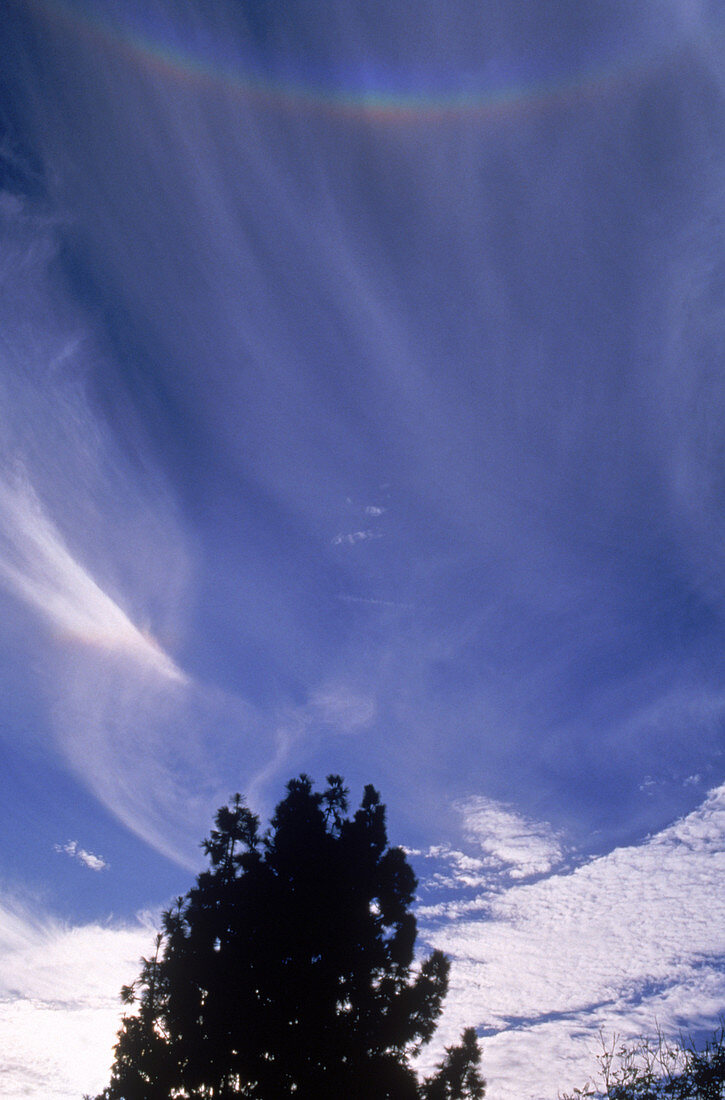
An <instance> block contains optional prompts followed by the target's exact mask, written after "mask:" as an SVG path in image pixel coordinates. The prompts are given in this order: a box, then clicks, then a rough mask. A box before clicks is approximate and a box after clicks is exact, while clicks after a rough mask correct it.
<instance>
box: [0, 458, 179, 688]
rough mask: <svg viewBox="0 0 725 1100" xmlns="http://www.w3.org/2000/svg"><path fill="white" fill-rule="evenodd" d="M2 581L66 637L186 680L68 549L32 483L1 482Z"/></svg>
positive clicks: (165, 674)
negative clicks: (124, 656)
mask: <svg viewBox="0 0 725 1100" xmlns="http://www.w3.org/2000/svg"><path fill="white" fill-rule="evenodd" d="M0 525H1V528H2V534H1V535H0V580H1V581H2V582H3V583H4V585H5V587H6V588H7V589H9V590H10V591H11V592H12V593H13V594H14V595H16V596H18V597H20V598H21V599H23V600H25V601H26V602H27V603H28V604H30V606H31V607H33V608H34V609H35V610H36V611H39V612H40V613H41V614H42V616H43V617H44V618H45V619H46V620H47V621H48V622H49V623H50V624H52V625H53V626H54V627H55V628H56V629H57V630H58V631H59V632H60V634H61V636H63V637H67V638H72V639H74V640H76V641H79V642H82V643H84V644H86V645H89V646H97V647H98V648H100V649H105V650H108V651H110V652H118V653H121V654H124V655H128V656H131V657H132V658H133V659H134V660H137V661H139V662H140V663H141V664H142V665H144V666H145V667H147V668H148V669H152V670H154V671H155V672H157V673H158V674H159V675H161V676H162V677H164V678H166V679H169V680H174V681H177V682H179V683H183V682H184V680H185V676H184V674H183V672H182V671H181V670H180V669H179V668H178V667H177V665H176V664H175V663H174V661H173V660H172V659H171V658H170V657H169V656H168V654H166V653H165V652H164V651H163V649H162V648H161V646H160V645H159V644H158V642H156V641H155V640H154V639H153V638H152V637H151V636H150V635H149V634H146V633H145V632H143V631H142V630H140V629H139V628H138V627H137V626H135V625H134V623H132V622H131V620H130V618H129V617H128V615H127V614H126V613H125V612H124V611H123V610H122V609H121V607H119V605H118V604H117V603H116V602H115V601H114V600H113V599H111V597H110V596H109V595H108V594H107V593H106V592H104V591H103V589H102V588H101V587H100V586H99V585H98V584H97V583H96V582H95V581H94V580H93V578H92V577H91V576H90V574H89V573H88V572H87V570H86V569H85V568H84V567H83V565H82V564H81V563H80V562H79V561H78V560H77V558H75V557H74V556H73V554H72V553H71V551H70V550H69V549H68V547H67V545H66V543H65V541H64V539H63V537H62V535H61V533H60V531H59V530H58V528H57V527H56V526H55V524H54V523H53V522H52V520H51V519H50V517H49V516H48V515H47V513H46V511H45V509H44V508H43V505H42V503H41V501H40V500H39V499H38V497H37V496H36V494H35V493H34V491H33V489H32V487H31V486H30V484H29V483H28V482H27V481H24V480H23V479H20V478H19V479H18V480H17V482H16V484H14V485H13V484H12V483H10V482H8V481H0Z"/></svg>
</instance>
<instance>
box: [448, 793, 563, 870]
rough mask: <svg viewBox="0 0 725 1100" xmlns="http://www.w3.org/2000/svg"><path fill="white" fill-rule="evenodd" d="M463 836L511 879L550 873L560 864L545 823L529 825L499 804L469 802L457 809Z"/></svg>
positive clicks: (552, 835)
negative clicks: (460, 817) (461, 820)
mask: <svg viewBox="0 0 725 1100" xmlns="http://www.w3.org/2000/svg"><path fill="white" fill-rule="evenodd" d="M456 808H457V809H458V810H459V812H460V813H461V814H462V815H463V831H464V836H465V837H466V839H467V840H468V841H470V842H473V843H474V844H476V845H478V846H480V848H481V849H482V851H483V852H484V853H485V855H486V856H488V857H489V858H490V860H491V861H492V862H493V863H494V864H495V865H498V866H500V867H502V868H505V869H506V871H507V872H508V874H509V875H510V877H511V878H513V879H520V878H528V877H529V876H530V875H540V874H545V873H546V872H548V871H551V870H552V869H553V868H554V867H556V866H557V865H558V864H560V863H561V861H562V858H563V851H562V848H561V844H560V840H559V838H558V837H557V835H556V834H555V833H554V831H553V830H552V829H551V827H550V826H549V825H547V824H546V823H545V822H537V821H532V820H531V819H529V818H526V817H524V816H523V815H522V814H519V813H517V812H515V811H514V810H512V809H511V808H509V807H506V806H503V805H501V804H500V803H498V802H494V801H493V800H491V799H487V798H470V799H467V800H465V801H463V802H459V803H458V804H457V806H456Z"/></svg>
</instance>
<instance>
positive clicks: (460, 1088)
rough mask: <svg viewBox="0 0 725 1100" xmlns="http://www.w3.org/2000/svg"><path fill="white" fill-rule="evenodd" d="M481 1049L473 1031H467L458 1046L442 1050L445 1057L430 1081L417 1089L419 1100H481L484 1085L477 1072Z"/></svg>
mask: <svg viewBox="0 0 725 1100" xmlns="http://www.w3.org/2000/svg"><path fill="white" fill-rule="evenodd" d="M480 1064H481V1048H480V1047H479V1045H478V1040H477V1038H476V1031H475V1029H474V1028H472V1027H467V1028H466V1029H465V1031H464V1032H463V1035H462V1036H461V1042H460V1044H459V1045H458V1046H453V1047H446V1056H445V1058H444V1059H443V1061H442V1062H441V1063H440V1065H439V1066H438V1072H437V1073H435V1074H434V1075H433V1077H427V1078H426V1079H425V1081H424V1082H423V1084H422V1085H421V1086H420V1096H421V1098H422V1100H456V1098H459V1097H460V1098H461V1100H481V1098H482V1097H483V1096H484V1094H485V1092H486V1082H485V1081H484V1079H483V1077H481V1074H480V1072H479V1069H478V1067H479V1065H480Z"/></svg>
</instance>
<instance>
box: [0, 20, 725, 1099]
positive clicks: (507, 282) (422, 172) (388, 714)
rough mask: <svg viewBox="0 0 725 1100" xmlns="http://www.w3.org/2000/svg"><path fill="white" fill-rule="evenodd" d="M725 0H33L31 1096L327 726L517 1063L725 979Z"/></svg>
mask: <svg viewBox="0 0 725 1100" xmlns="http://www.w3.org/2000/svg"><path fill="white" fill-rule="evenodd" d="M718 7H719V6H718V5H715V4H709V3H707V2H706V0H700V2H699V0H657V3H648V2H643V3H641V4H638V5H636V6H633V5H632V4H631V3H629V2H627V3H620V2H616V0H611V2H607V3H596V4H595V3H589V0H577V2H576V3H573V2H571V3H570V2H568V0H560V2H557V3H556V4H553V5H548V4H547V5H536V4H531V3H523V2H521V3H519V2H518V0H508V2H506V3H504V2H494V0H486V2H484V3H481V2H480V0H479V2H477V3H472V2H467V0H450V2H448V3H446V4H445V6H443V5H440V4H438V3H432V2H430V0H416V3H412V2H408V0H405V2H402V0H396V2H394V3H387V4H385V5H382V4H381V5H377V4H362V3H360V2H359V0H330V2H329V3H326V4H325V5H320V4H319V3H312V2H304V0H294V2H292V0H288V2H286V3H285V4H284V5H275V4H272V3H271V2H268V0H267V2H264V0H255V2H251V0H250V2H237V3H231V0H230V2H229V3H223V2H221V0H214V2H213V3H205V4H201V3H198V4H195V3H192V2H191V0H189V2H185V3H178V2H175V3H172V2H171V0H167V2H162V0H155V2H154V3H144V4H140V3H138V4H137V3H134V2H132V0H97V2H95V3H91V2H90V0H87V2H83V0H10V3H9V5H8V6H7V14H6V15H5V16H4V19H5V24H6V31H5V32H4V34H3V36H2V45H1V46H0V50H1V51H2V68H3V73H4V74H5V75H4V77H3V83H2V85H1V86H0V95H1V96H2V103H1V107H2V110H1V112H0V120H1V121H2V126H3V133H2V140H1V142H0V185H1V186H2V190H1V191H0V238H1V239H2V242H3V247H2V266H1V268H0V272H1V277H2V289H3V294H2V296H1V297H0V332H1V334H2V335H1V336H0V604H1V614H0V647H1V657H2V659H1V660H0V676H2V693H1V694H0V700H1V702H0V708H1V714H2V721H0V753H1V754H2V761H3V767H2V769H0V818H1V820H2V825H3V835H4V836H5V837H6V843H5V844H4V845H3V850H2V852H1V853H0V882H1V883H2V885H3V898H4V899H5V900H4V902H3V903H2V907H0V950H2V951H3V953H4V955H5V959H6V972H7V973H8V974H9V975H10V976H9V977H8V978H7V979H5V982H4V985H3V987H2V990H0V992H1V993H2V1004H3V1012H4V1016H3V1015H2V1014H0V1018H2V1019H3V1020H4V1025H3V1026H4V1027H5V1028H7V1029H9V1030H8V1034H9V1036H10V1037H11V1039H12V1043H13V1044H14V1047H15V1049H16V1050H18V1051H19V1052H20V1053H19V1054H18V1056H17V1058H16V1059H15V1061H13V1062H12V1063H11V1062H9V1061H8V1059H7V1058H6V1059H5V1061H4V1062H2V1061H0V1080H3V1081H4V1085H6V1086H7V1087H5V1088H4V1091H3V1095H8V1096H13V1097H14V1096H15V1095H17V1096H20V1095H38V1096H44V1097H45V1096H49V1095H51V1093H50V1091H49V1089H52V1088H54V1089H55V1090H56V1091H55V1092H54V1093H53V1094H52V1095H53V1097H54V1098H55V1097H59V1098H60V1097H65V1096H71V1095H78V1094H79V1093H80V1092H82V1091H83V1090H90V1089H98V1088H100V1087H101V1085H102V1084H103V1082H104V1079H105V1075H106V1073H107V1066H108V1062H109V1058H110V1048H111V1045H112V1041H113V1034H114V1029H115V1027H116V1020H117V1015H118V1004H117V1000H116V993H117V990H118V988H120V985H121V984H122V982H125V981H128V980H129V979H130V978H131V977H132V976H133V974H134V973H135V970H136V966H137V959H138V956H139V955H140V953H141V952H142V951H143V950H146V944H147V943H148V942H149V938H150V935H151V928H152V927H153V925H154V921H155V920H156V919H157V917H158V912H159V911H160V909H161V908H163V906H164V905H165V904H167V903H168V901H169V899H170V898H171V897H173V896H174V895H175V894H178V893H183V892H184V891H185V890H186V889H187V888H188V886H189V885H190V881H191V876H192V874H193V873H194V872H195V871H196V870H198V869H200V858H201V857H200V852H199V847H198V845H199V841H200V839H201V837H202V836H204V835H205V832H206V830H207V829H208V826H209V822H210V820H211V814H212V812H213V809H214V808H215V807H216V806H217V805H218V804H219V803H220V802H222V801H224V800H225V799H226V797H227V796H228V795H229V794H230V793H232V792H233V791H235V790H240V791H242V792H244V793H245V794H246V796H247V797H248V799H249V801H250V803H251V804H252V805H253V806H254V808H255V809H256V810H258V811H259V812H260V813H262V814H267V813H269V811H270V810H271V809H272V807H273V805H274V803H275V802H276V800H277V799H278V798H279V796H280V794H281V791H282V787H283V784H284V782H285V781H286V780H287V779H288V778H289V777H290V776H291V775H294V774H297V773H299V772H300V771H302V770H305V771H308V772H309V773H310V774H311V775H313V776H314V777H315V778H317V779H319V780H322V779H323V778H324V776H325V774H327V773H328V772H330V771H336V772H341V773H342V774H344V775H345V777H346V779H347V781H348V783H349V785H350V787H351V789H352V793H353V797H357V796H358V795H359V793H360V792H361V790H362V785H363V784H364V783H365V782H373V783H375V784H376V785H377V786H378V787H379V788H380V790H381V792H382V794H383V797H384V799H385V801H386V802H387V803H388V806H389V817H390V832H391V836H392V838H393V840H394V841H396V842H398V843H402V844H405V845H406V847H407V848H409V849H410V851H411V853H412V854H411V859H412V861H413V863H414V865H415V867H416V870H417V872H418V874H419V876H420V878H421V902H420V904H421V924H422V925H423V934H424V938H426V941H427V942H428V941H429V942H431V943H440V944H442V945H443V946H445V947H446V949H447V950H449V951H450V953H451V955H452V957H453V959H454V971H453V973H454V982H453V989H452V993H451V996H450V998H449V1002H450V1003H449V1009H448V1011H447V1015H446V1017H445V1018H444V1022H443V1025H442V1028H441V1036H442V1038H443V1039H446V1040H447V1039H449V1038H450V1037H452V1035H454V1034H455V1032H456V1029H459V1028H460V1026H461V1025H462V1024H468V1023H474V1024H476V1025H477V1026H478V1027H479V1030H480V1032H481V1034H482V1035H483V1036H484V1040H485V1050H484V1062H485V1065H486V1071H487V1073H488V1076H489V1080H490V1082H491V1085H490V1094H491V1095H492V1096H495V1097H501V1098H503V1100H506V1098H508V1097H509V1096H510V1097H514V1096H516V1097H517V1098H519V1100H520V1098H521V1097H522V1096H530V1097H536V1098H539V1100H541V1098H543V1097H544V1096H549V1095H551V1096H554V1095H556V1091H557V1089H558V1088H566V1087H568V1086H569V1085H572V1084H576V1083H579V1080H578V1078H577V1077H576V1075H577V1074H579V1075H580V1074H581V1073H582V1072H583V1073H584V1074H586V1072H587V1068H586V1067H587V1065H588V1063H589V1062H590V1061H591V1058H590V1055H589V1054H588V1050H589V1047H590V1046H591V1041H592V1038H593V1037H594V1038H596V1034H597V1031H598V1029H599V1028H600V1027H604V1028H606V1029H609V1030H612V1029H615V1028H616V1029H617V1030H620V1031H621V1030H624V1031H625V1032H626V1031H627V1030H628V1029H629V1030H630V1031H632V1030H633V1031H635V1032H636V1031H637V1030H643V1029H644V1030H651V1028H652V1025H653V1021H654V1017H655V1015H656V1016H657V1019H658V1020H659V1021H660V1023H662V1024H664V1025H665V1026H671V1027H672V1028H674V1029H675V1030H679V1029H680V1028H681V1027H685V1028H688V1027H690V1028H695V1029H697V1028H698V1027H700V1026H705V1025H706V1024H707V1022H708V1020H710V1019H714V1018H716V1017H717V1015H718V1013H720V1012H721V1011H722V1008H723V998H724V997H725V979H724V978H723V968H722V959H723V957H725V944H724V943H723V939H722V934H721V929H722V927H723V912H722V903H721V902H720V901H719V894H721V893H722V890H721V889H720V890H719V891H718V887H721V885H722V872H723V869H725V868H724V864H723V843H722V840H723V812H724V811H723V801H724V799H725V796H724V795H723V789H722V786H721V785H722V784H723V781H724V778H725V777H724V775H723V756H722V746H723V722H724V719H725V673H724V672H723V664H722V652H723V642H724V641H725V581H724V580H723V577H725V571H724V566H725V558H724V554H723V546H725V538H724V536H725V523H724V521H723V515H724V514H725V512H724V510H723V504H724V503H725V501H724V500H723V476H724V474H725V465H724V460H723V428H722V425H723V423H724V422H725V418H724V415H723V414H724V413H725V385H724V384H723V374H722V366H721V363H722V344H723V335H724V330H725V311H724V308H723V299H722V285H723V259H722V257H723V254H724V253H723V244H724V243H725V242H724V241H723V236H724V234H725V228H724V225H723V209H724V206H723V203H724V198H725V184H724V183H723V180H724V179H725V175H724V173H723V169H724V168H725V144H724V138H725V102H724V98H723V97H724V92H725V86H724V83H723V75H722V74H723V72H724V71H725V67H724V66H723V48H724V46H725V38H724V37H723V36H724V34H725V26H724V25H723V21H722V16H721V13H720V12H719V11H718ZM703 908H707V911H708V912H709V913H710V918H711V919H710V920H709V921H707V922H704V921H702V919H701V916H700V914H701V912H702V910H703ZM674 914H677V917H676V919H675V917H674ZM572 924H574V925H576V926H577V929H578V930H577V933H576V934H574V932H573V931H572ZM562 944H564V945H565V947H566V950H564V949H563V948H562ZM554 945H557V947H556V948H555V946H554ZM89 958H93V959H96V960H97V961H96V963H95V964H94V965H93V966H89V965H88V962H87V960H88V959H89ZM49 959H50V960H51V961H50V962H48V961H47V960H49ZM44 960H45V961H44ZM502 960H503V962H502ZM504 963H505V965H504ZM567 974H569V975H571V974H576V975H577V979H576V982H575V983H574V984H573V985H572V984H571V982H569V983H567V979H566V975H567ZM512 975H513V977H512ZM542 976H543V978H545V980H543V978H542ZM51 979H52V980H51ZM54 988H56V989H58V990H61V992H60V993H54V992H53V989H54ZM44 1014H45V1015H44ZM39 1029H40V1031H43V1030H45V1032H46V1033H50V1034H52V1035H53V1036H55V1037H56V1046H55V1047H53V1049H52V1050H49V1048H46V1049H45V1051H44V1053H43V1055H42V1057H40V1056H39V1053H38V1051H37V1050H35V1049H34V1048H33V1045H32V1044H33V1039H32V1035H33V1034H36V1033H38V1031H39ZM594 1045H596V1044H594ZM56 1048H57V1049H56ZM542 1049H545V1050H548V1051H557V1059H558V1060H557V1061H556V1064H548V1063H551V1062H552V1059H548V1062H547V1060H546V1059H544V1060H543V1062H544V1063H546V1064H544V1065H542V1059H541V1058H540V1056H539V1055H538V1054H536V1052H537V1051H540V1050H542ZM69 1051H72V1052H73V1056H72V1057H69V1056H68V1052H69ZM532 1066H534V1067H537V1068H535V1069H532ZM535 1072H538V1073H540V1074H544V1076H543V1077H539V1078H532V1077H531V1074H532V1073H535ZM547 1074H548V1076H546V1075H547ZM572 1074H573V1075H574V1077H573V1078H572V1076H571V1075H572ZM3 1075H4V1076H3ZM527 1075H528V1076H527ZM28 1088H30V1089H31V1092H30V1093H28V1091H27V1090H28ZM33 1089H35V1090H36V1091H35V1092H33V1091H32V1090H33ZM13 1090H14V1091H13ZM23 1090H25V1091H23Z"/></svg>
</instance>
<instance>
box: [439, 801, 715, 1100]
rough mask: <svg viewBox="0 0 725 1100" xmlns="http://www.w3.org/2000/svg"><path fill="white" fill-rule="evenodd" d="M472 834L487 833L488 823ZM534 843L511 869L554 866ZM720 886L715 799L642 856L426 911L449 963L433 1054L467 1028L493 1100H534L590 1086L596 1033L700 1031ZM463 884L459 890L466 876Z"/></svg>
mask: <svg viewBox="0 0 725 1100" xmlns="http://www.w3.org/2000/svg"><path fill="white" fill-rule="evenodd" d="M477 820H478V821H483V822H485V823H487V824H488V822H489V811H488V810H486V812H485V813H484V815H483V818H480V817H479V818H477ZM504 831H505V830H504ZM475 832H476V830H474V833H475ZM533 835H534V837H535V838H538V839H536V840H535V843H534V851H535V852H537V851H538V852H539V856H538V857H537V858H536V859H534V860H532V861H528V860H527V859H526V858H525V857H524V856H522V855H520V854H519V855H517V858H518V859H519V863H518V864H517V865H518V866H519V867H520V868H521V867H524V866H533V865H536V866H537V867H539V868H540V867H542V866H543V864H544V863H545V861H546V859H547V858H549V856H553V855H554V854H555V850H556V849H555V846H554V844H553V843H552V844H551V846H550V847H547V845H546V844H544V845H543V846H542V848H541V849H539V848H538V844H539V840H540V838H541V836H546V835H547V832H546V827H545V826H542V829H541V831H540V832H537V830H536V829H533ZM493 850H494V851H495V852H497V851H498V848H497V847H496V846H494V847H493ZM503 850H504V851H506V852H509V854H511V850H510V849H509V848H507V847H506V848H504V849H503ZM513 851H514V853H520V851H521V849H520V848H519V845H518V842H517V843H516V844H514V846H513ZM539 857H540V858H539ZM724 881H725V787H720V788H718V789H716V790H714V791H712V792H711V793H710V794H709V795H708V797H707V798H706V800H705V801H704V803H703V804H702V805H701V806H700V807H699V808H698V809H697V810H695V811H694V812H692V813H690V814H689V815H687V816H686V817H684V818H683V819H681V820H680V821H677V822H676V823H675V824H673V825H671V826H670V827H669V828H666V829H664V830H663V831H662V832H660V833H658V834H656V835H655V836H653V837H651V838H649V839H648V840H646V841H645V842H644V843H642V844H640V845H636V846H631V847H624V848H617V849H615V850H614V851H612V852H610V853H609V854H608V855H606V856H602V857H600V858H597V859H594V860H592V861H590V862H589V863H586V864H584V865H583V866H580V867H578V868H577V869H576V870H574V871H572V872H570V873H559V874H556V873H554V874H551V875H549V876H548V877H545V878H543V879H540V880H539V881H535V882H532V883H527V884H520V883H517V884H515V885H511V886H509V887H508V888H506V889H504V890H502V891H501V892H499V893H496V892H491V891H488V892H486V893H485V894H484V893H480V894H479V895H478V896H477V897H476V898H474V899H473V900H469V901H468V902H466V903H464V904H463V905H461V904H460V901H459V900H457V899H455V898H454V899H453V900H451V901H450V902H448V903H445V902H444V903H442V904H440V905H437V906H434V907H431V908H430V909H429V910H428V911H427V920H429V921H430V920H434V921H435V927H429V929H428V931H427V933H426V934H427V935H428V937H429V938H430V940H431V942H435V943H436V945H438V946H440V947H442V948H443V949H444V950H445V951H447V952H448V953H449V954H450V956H451V957H452V959H453V962H454V967H453V980H452V989H451V993H450V994H449V1007H448V1008H447V1009H446V1012H445V1014H444V1019H443V1024H442V1027H441V1031H440V1040H441V1042H449V1041H451V1040H452V1039H453V1038H454V1037H455V1035H456V1034H457V1033H458V1032H460V1030H461V1028H462V1027H464V1026H466V1025H468V1024H476V1025H477V1026H478V1027H479V1029H480V1030H481V1031H482V1032H483V1034H484V1036H486V1037H485V1038H484V1043H483V1045H484V1065H485V1068H486V1072H487V1075H488V1077H489V1080H490V1090H489V1091H490V1095H491V1096H492V1097H495V1098H496V1100H542V1098H544V1097H551V1098H554V1097H555V1096H556V1095H557V1092H558V1090H563V1089H566V1088H570V1087H572V1086H574V1085H579V1084H582V1083H583V1081H584V1080H585V1079H586V1077H587V1076H588V1075H589V1074H590V1073H591V1072H593V1070H594V1068H595V1065H594V1053H595V1052H596V1051H597V1049H598V1033H599V1031H600V1029H604V1031H605V1032H608V1033H611V1032H614V1031H617V1032H619V1033H622V1034H629V1035H637V1034H641V1033H651V1032H652V1031H653V1030H654V1028H655V1019H656V1020H657V1021H658V1022H659V1024H660V1025H661V1026H662V1028H663V1029H664V1030H665V1031H670V1032H672V1033H674V1034H675V1035H676V1034H677V1033H678V1032H679V1031H680V1029H685V1030H687V1029H688V1028H694V1027H697V1026H701V1025H702V1024H705V1026H707V1025H708V1023H709V1022H713V1021H715V1020H716V1019H717V1016H718V1013H721V1012H722V1007H723V1004H725V970H724V968H723V960H724V959H725V899H724V897H723V891H722V885H723V882H724ZM460 882H461V885H462V886H463V887H465V886H468V885H470V883H469V882H468V880H467V878H466V874H465V869H464V873H463V874H462V875H461V878H460ZM422 915H423V917H424V919H426V911H425V910H424V912H423V914H422Z"/></svg>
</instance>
